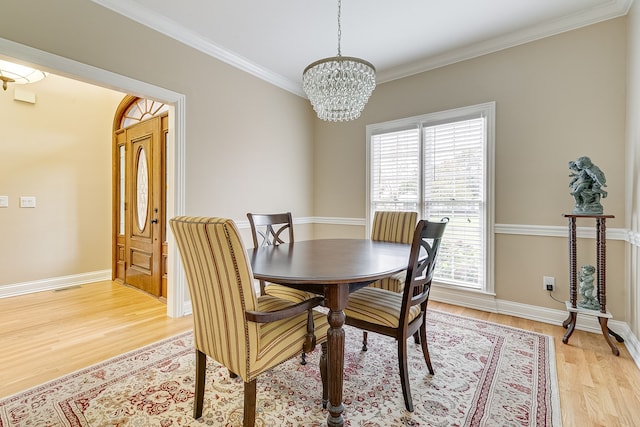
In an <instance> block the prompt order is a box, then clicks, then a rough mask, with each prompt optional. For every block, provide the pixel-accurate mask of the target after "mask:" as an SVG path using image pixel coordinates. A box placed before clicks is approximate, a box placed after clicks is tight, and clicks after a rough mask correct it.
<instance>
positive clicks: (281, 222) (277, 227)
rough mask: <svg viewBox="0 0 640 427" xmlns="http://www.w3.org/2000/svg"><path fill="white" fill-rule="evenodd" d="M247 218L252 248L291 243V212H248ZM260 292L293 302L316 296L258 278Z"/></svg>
mask: <svg viewBox="0 0 640 427" xmlns="http://www.w3.org/2000/svg"><path fill="white" fill-rule="evenodd" d="M247 218H248V219H249V225H250V226H251V237H252V238H253V247H254V248H261V247H263V246H271V245H280V244H282V243H293V241H294V239H293V218H292V216H291V212H286V213H276V214H256V213H248V214H247ZM260 294H261V295H272V296H275V297H279V298H284V299H286V300H289V301H293V302H302V301H306V300H308V299H310V298H314V297H316V296H317V295H315V294H312V293H309V292H305V291H300V290H298V289H294V288H290V287H288V286H283V285H278V284H277V283H266V282H265V281H264V280H260Z"/></svg>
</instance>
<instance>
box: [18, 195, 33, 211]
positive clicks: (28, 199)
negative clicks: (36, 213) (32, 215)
mask: <svg viewBox="0 0 640 427" xmlns="http://www.w3.org/2000/svg"><path fill="white" fill-rule="evenodd" d="M20 207H21V208H35V207H36V196H20Z"/></svg>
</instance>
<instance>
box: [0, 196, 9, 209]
mask: <svg viewBox="0 0 640 427" xmlns="http://www.w3.org/2000/svg"><path fill="white" fill-rule="evenodd" d="M8 207H9V196H0V208H8Z"/></svg>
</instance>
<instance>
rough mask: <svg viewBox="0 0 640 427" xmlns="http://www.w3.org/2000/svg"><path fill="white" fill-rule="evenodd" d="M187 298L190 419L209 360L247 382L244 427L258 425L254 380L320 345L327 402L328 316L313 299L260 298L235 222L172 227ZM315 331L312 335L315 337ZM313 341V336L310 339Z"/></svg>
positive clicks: (193, 221)
mask: <svg viewBox="0 0 640 427" xmlns="http://www.w3.org/2000/svg"><path fill="white" fill-rule="evenodd" d="M170 225H171V229H172V230H173V233H174V235H175V237H176V242H177V246H178V249H179V251H180V255H181V258H182V262H183V264H184V268H185V273H186V276H187V284H188V286H189V292H190V293H191V303H192V306H193V322H194V344H195V350H196V387H195V403H194V409H193V416H194V418H196V419H197V418H200V416H201V415H202V410H203V401H204V385H205V374H206V363H207V356H209V357H211V358H212V359H213V360H215V361H216V362H218V363H220V364H221V365H223V366H225V367H226V368H227V369H229V372H230V373H233V375H232V376H240V377H241V378H242V379H243V380H244V426H245V427H249V426H253V425H254V424H255V418H256V378H257V376H258V375H260V374H261V373H263V372H265V371H267V370H269V369H271V368H273V367H274V366H276V365H279V364H280V363H282V362H284V361H286V360H288V359H291V358H292V357H295V356H297V355H299V354H301V353H302V351H303V350H304V351H306V352H310V351H312V350H313V347H314V346H315V343H316V340H317V342H319V343H322V350H323V352H322V356H321V358H320V370H321V374H322V378H323V400H326V395H327V389H326V387H325V384H324V379H325V378H326V363H327V360H326V359H327V357H326V350H327V347H326V331H327V328H328V323H327V320H326V315H325V314H323V313H321V312H317V311H315V310H313V307H314V306H317V305H319V304H320V303H321V302H322V297H315V298H314V299H311V300H307V301H305V302H302V303H298V304H295V303H293V302H291V301H287V300H284V299H281V298H276V297H273V296H270V295H264V296H257V295H256V293H255V289H254V286H253V274H252V272H251V266H250V264H249V263H248V262H247V257H246V252H245V248H244V245H243V244H242V240H241V237H240V235H239V233H238V229H237V228H236V226H235V224H234V222H233V221H231V220H229V219H224V218H204V217H176V218H173V219H171V221H170ZM314 328H315V331H314ZM314 333H315V336H314Z"/></svg>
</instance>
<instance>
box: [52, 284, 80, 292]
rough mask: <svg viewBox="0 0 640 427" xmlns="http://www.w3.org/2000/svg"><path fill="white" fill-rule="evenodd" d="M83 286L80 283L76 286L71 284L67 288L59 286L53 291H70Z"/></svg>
mask: <svg viewBox="0 0 640 427" xmlns="http://www.w3.org/2000/svg"><path fill="white" fill-rule="evenodd" d="M80 288H81V286H80V285H75V286H69V287H67V288H58V289H54V290H53V292H62V291H68V290H70V289H80Z"/></svg>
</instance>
